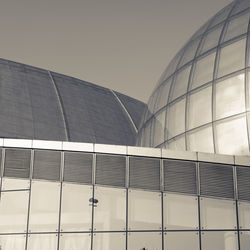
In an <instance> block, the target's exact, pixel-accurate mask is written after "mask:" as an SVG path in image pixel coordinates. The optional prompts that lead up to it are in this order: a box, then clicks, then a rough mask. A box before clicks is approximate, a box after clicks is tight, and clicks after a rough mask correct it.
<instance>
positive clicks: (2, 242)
mask: <svg viewBox="0 0 250 250" xmlns="http://www.w3.org/2000/svg"><path fill="white" fill-rule="evenodd" d="M25 242H26V235H25V234H24V235H0V249H1V250H25Z"/></svg>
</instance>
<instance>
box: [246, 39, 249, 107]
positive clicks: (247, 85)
mask: <svg viewBox="0 0 250 250" xmlns="http://www.w3.org/2000/svg"><path fill="white" fill-rule="evenodd" d="M249 41H250V39H249ZM249 44H250V43H249ZM249 50H250V46H249ZM249 58H250V55H249ZM249 64H250V63H249ZM246 94H247V96H246V99H247V101H248V103H247V110H248V111H249V110H250V70H248V72H247V81H246Z"/></svg>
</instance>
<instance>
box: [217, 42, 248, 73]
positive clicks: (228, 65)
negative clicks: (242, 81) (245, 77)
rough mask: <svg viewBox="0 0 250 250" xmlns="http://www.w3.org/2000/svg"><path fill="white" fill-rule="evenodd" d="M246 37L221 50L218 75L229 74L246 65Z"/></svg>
mask: <svg viewBox="0 0 250 250" xmlns="http://www.w3.org/2000/svg"><path fill="white" fill-rule="evenodd" d="M245 48H246V39H241V40H240V41H237V42H234V43H232V44H230V45H227V46H226V47H224V48H222V49H221V51H220V59H219V66H218V77H221V76H224V75H227V74H229V73H232V72H234V71H237V70H240V69H243V68H244V67H245Z"/></svg>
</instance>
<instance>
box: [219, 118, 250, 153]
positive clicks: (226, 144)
mask: <svg viewBox="0 0 250 250" xmlns="http://www.w3.org/2000/svg"><path fill="white" fill-rule="evenodd" d="M215 131H216V153H219V154H232V155H237V154H239V155H242V154H248V153H249V149H248V139H247V126H246V117H245V115H243V116H238V117H236V118H233V119H226V120H223V121H221V122H218V123H217V124H216V129H215Z"/></svg>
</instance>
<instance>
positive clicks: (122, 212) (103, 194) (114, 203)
mask: <svg viewBox="0 0 250 250" xmlns="http://www.w3.org/2000/svg"><path fill="white" fill-rule="evenodd" d="M95 199H97V200H98V203H97V204H96V207H95V208H94V211H95V214H94V229H95V230H97V231H98V230H104V231H116V230H119V231H121V230H125V228H126V190H125V189H118V188H107V187H95Z"/></svg>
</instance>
